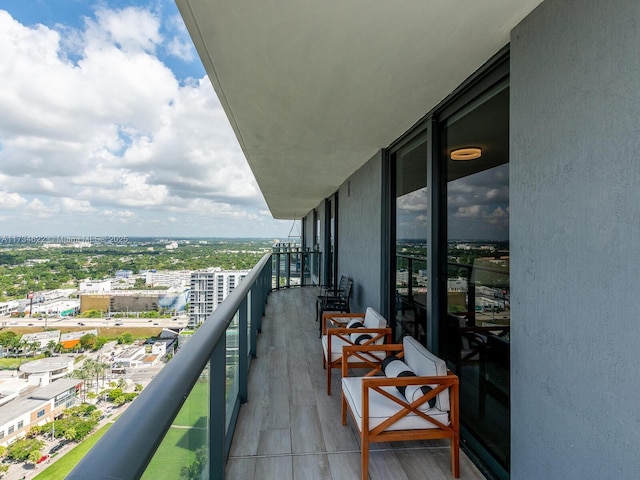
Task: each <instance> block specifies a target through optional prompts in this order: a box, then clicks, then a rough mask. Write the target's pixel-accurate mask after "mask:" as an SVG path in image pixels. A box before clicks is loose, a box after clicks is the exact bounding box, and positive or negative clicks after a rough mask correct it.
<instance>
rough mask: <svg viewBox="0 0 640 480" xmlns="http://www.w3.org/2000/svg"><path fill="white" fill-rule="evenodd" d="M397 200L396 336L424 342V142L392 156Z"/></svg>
mask: <svg viewBox="0 0 640 480" xmlns="http://www.w3.org/2000/svg"><path fill="white" fill-rule="evenodd" d="M394 160H395V162H394V166H395V197H396V198H395V200H396V212H395V215H396V256H395V265H396V269H395V271H396V275H395V312H396V325H397V327H398V328H397V331H396V332H395V334H396V337H398V338H400V337H401V336H403V335H407V334H408V335H412V336H414V337H415V338H417V339H419V340H420V341H421V342H422V343H423V344H424V343H425V340H426V300H427V272H426V269H427V232H428V228H429V225H430V220H429V218H428V211H427V206H428V202H427V199H428V197H427V193H428V191H427V142H426V138H424V137H423V138H422V139H418V140H417V141H415V142H413V143H412V144H410V145H408V146H407V147H405V148H403V149H401V150H400V151H398V153H397V154H395V157H394Z"/></svg>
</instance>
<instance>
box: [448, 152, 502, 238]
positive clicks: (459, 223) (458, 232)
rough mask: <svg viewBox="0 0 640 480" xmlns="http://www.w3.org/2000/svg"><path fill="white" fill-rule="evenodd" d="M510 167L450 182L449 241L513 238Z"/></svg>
mask: <svg viewBox="0 0 640 480" xmlns="http://www.w3.org/2000/svg"><path fill="white" fill-rule="evenodd" d="M508 185H509V165H508V164H505V165H500V166H498V167H494V168H491V169H488V170H485V171H482V172H478V173H476V174H473V175H469V176H467V177H463V178H460V179H458V180H454V181H452V182H449V184H448V187H447V209H448V216H449V221H448V229H449V238H457V239H468V240H473V239H477V240H507V239H508V238H509V186H508Z"/></svg>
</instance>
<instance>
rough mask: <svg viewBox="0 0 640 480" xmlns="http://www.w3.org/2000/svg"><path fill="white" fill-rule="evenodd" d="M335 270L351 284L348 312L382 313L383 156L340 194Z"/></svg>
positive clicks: (343, 187) (369, 164) (361, 171)
mask: <svg viewBox="0 0 640 480" xmlns="http://www.w3.org/2000/svg"><path fill="white" fill-rule="evenodd" d="M339 196H340V202H339V209H340V212H339V217H338V226H339V230H338V232H339V233H338V244H339V246H338V248H339V250H338V252H339V253H338V270H339V272H338V273H339V274H340V275H347V276H349V277H351V278H352V279H353V281H354V290H353V296H352V301H351V309H352V311H354V312H363V311H364V310H365V309H366V307H369V306H372V307H374V308H375V309H376V310H380V309H381V305H380V304H381V302H380V289H381V280H382V272H381V271H380V270H381V258H382V245H381V233H380V232H381V231H382V201H383V199H382V155H381V153H378V154H376V155H375V156H374V157H373V158H371V159H370V160H369V161H368V162H367V163H366V164H365V165H364V166H362V167H361V168H360V169H359V170H357V171H356V172H355V173H354V174H353V175H352V176H351V177H350V178H349V179H347V181H346V182H345V183H343V184H342V185H341V186H340V190H339Z"/></svg>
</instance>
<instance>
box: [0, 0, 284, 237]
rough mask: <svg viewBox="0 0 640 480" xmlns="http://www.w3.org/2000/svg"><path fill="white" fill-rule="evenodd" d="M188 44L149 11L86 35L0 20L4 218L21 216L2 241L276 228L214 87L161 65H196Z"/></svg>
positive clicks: (5, 225)
mask: <svg viewBox="0 0 640 480" xmlns="http://www.w3.org/2000/svg"><path fill="white" fill-rule="evenodd" d="M163 21H164V24H163ZM163 25H164V27H163ZM163 28H167V30H166V31H165V30H163ZM163 35H164V36H163ZM187 40H188V36H187V33H186V30H185V28H184V26H183V24H182V21H181V20H180V19H179V17H177V16H171V17H170V18H167V19H164V20H163V18H161V17H160V14H159V13H157V12H152V11H150V10H147V9H142V8H134V7H129V8H125V9H122V10H109V9H106V8H99V9H98V10H96V13H95V16H94V17H92V18H87V19H86V20H85V22H84V27H83V28H82V29H79V30H74V29H73V28H71V27H70V26H63V25H58V26H56V27H55V30H54V29H53V28H49V27H47V26H43V25H37V26H33V27H31V26H24V25H22V24H20V23H19V22H17V21H16V20H14V19H13V18H12V17H11V16H10V15H9V14H8V13H7V12H5V11H2V10H0V84H1V85H2V88H1V89H0V180H2V185H3V188H4V189H5V190H4V191H2V192H0V207H2V208H3V209H4V210H10V211H12V212H13V214H11V213H7V212H4V214H5V217H4V218H3V219H2V218H0V228H1V229H2V230H3V231H10V230H11V229H12V228H16V226H18V225H19V226H20V227H21V228H26V227H25V226H27V225H28V226H29V228H39V229H42V228H45V227H50V228H58V226H64V228H65V232H64V233H65V234H69V233H71V232H70V231H72V230H73V229H74V228H76V229H77V231H78V232H79V233H82V229H83V228H86V229H91V231H89V232H85V233H88V234H97V233H98V232H97V231H95V229H97V228H98V229H99V228H107V227H108V223H109V222H114V224H121V223H122V222H129V226H134V227H135V228H137V229H139V230H141V231H142V232H144V231H145V229H147V230H148V229H149V227H150V226H152V225H153V226H154V228H156V230H155V231H154V232H152V231H147V233H148V234H153V233H156V234H163V232H162V230H161V228H160V227H156V225H161V224H162V223H163V222H166V223H167V224H171V225H173V228H175V227H176V225H179V224H182V225H184V226H189V228H191V229H192V231H191V232H188V233H189V234H191V235H199V234H203V235H204V234H207V235H211V234H212V233H211V232H205V231H204V230H206V229H207V228H209V229H210V230H217V229H216V227H217V225H211V226H209V225H203V224H202V222H201V220H195V219H201V218H203V217H204V218H207V219H211V220H216V219H225V220H229V221H237V222H244V221H248V222H252V223H251V228H254V227H255V226H256V225H258V224H259V223H260V222H267V223H268V222H272V223H271V225H275V224H276V223H277V222H274V221H272V220H271V219H270V215H269V214H268V213H267V212H266V210H265V204H264V200H263V199H262V196H261V194H260V192H259V189H258V187H257V184H256V182H255V180H254V178H253V175H252V174H251V171H250V169H249V167H248V166H247V164H246V161H245V159H244V157H243V154H242V152H241V150H240V148H239V146H238V145H237V140H236V139H235V136H234V134H233V132H232V130H231V128H230V127H229V125H228V121H227V119H226V116H225V114H224V112H223V110H222V107H221V106H220V104H219V102H218V100H217V98H216V96H215V93H214V91H213V88H212V86H211V83H210V82H209V80H208V78H206V77H204V78H201V79H191V80H187V79H184V78H182V79H179V78H176V75H175V74H174V73H173V72H172V71H171V70H170V68H169V67H168V66H167V64H165V63H163V61H161V59H160V58H159V57H158V56H157V55H159V52H165V54H166V53H167V52H168V53H169V54H170V55H173V56H175V57H178V58H180V59H182V60H183V61H190V60H191V59H193V58H195V55H194V52H195V51H194V49H193V46H192V45H191V43H190V42H188V41H187ZM45 217H46V218H49V219H50V222H48V223H47V225H43V224H42V223H38V224H35V223H33V222H31V221H30V220H31V219H41V218H45ZM17 218H19V219H20V220H21V221H20V222H19V223H17V222H16V219H17ZM170 218H171V220H170ZM191 219H194V220H191ZM145 222H148V224H147V223H145ZM225 225H226V226H227V228H231V227H230V226H229V225H230V224H225ZM225 225H222V224H221V226H222V227H224V226H225ZM265 225H266V223H265ZM278 225H280V224H279V223H278ZM60 228H61V227H60ZM200 229H203V231H202V233H200ZM233 229H235V227H233ZM245 231H246V232H247V234H249V233H248V232H249V231H251V234H253V235H260V232H259V231H253V230H251V229H246V228H245ZM16 233H19V232H18V231H17V230H16ZM36 233H40V232H36ZM41 233H56V232H41ZM127 233H129V232H127ZM169 233H171V232H169ZM182 233H183V234H185V233H187V232H182ZM131 234H136V232H131ZM137 234H141V233H140V232H138V233H137ZM214 234H215V233H214ZM217 234H218V235H226V234H227V233H226V232H225V231H223V230H219V229H218V230H217ZM265 235H269V236H271V235H272V233H271V232H265Z"/></svg>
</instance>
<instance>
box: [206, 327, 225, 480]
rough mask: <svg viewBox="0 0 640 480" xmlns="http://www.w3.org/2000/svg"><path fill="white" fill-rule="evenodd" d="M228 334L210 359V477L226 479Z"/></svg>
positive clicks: (221, 339) (221, 340)
mask: <svg viewBox="0 0 640 480" xmlns="http://www.w3.org/2000/svg"><path fill="white" fill-rule="evenodd" d="M226 353H227V348H226V336H225V335H222V337H221V338H220V340H219V341H218V343H217V344H216V346H215V348H214V349H213V353H212V354H211V358H210V360H209V375H210V379H209V479H210V480H224V470H225V464H226V455H225V450H226V449H225V445H226V438H225V433H226V418H227V414H226V410H227V409H226V387H225V388H220V386H221V385H223V386H224V385H226V369H227V368H226V367H227V362H226Z"/></svg>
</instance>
